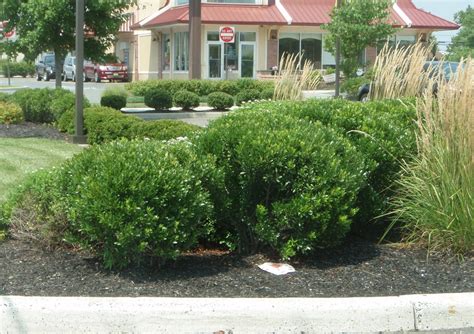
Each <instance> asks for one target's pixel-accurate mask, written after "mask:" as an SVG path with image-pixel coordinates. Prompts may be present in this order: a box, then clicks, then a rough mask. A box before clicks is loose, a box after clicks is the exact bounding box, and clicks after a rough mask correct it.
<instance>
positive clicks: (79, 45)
mask: <svg viewBox="0 0 474 334" xmlns="http://www.w3.org/2000/svg"><path fill="white" fill-rule="evenodd" d="M75 128H76V133H75V135H74V136H73V138H72V141H73V143H74V144H87V137H86V136H85V135H84V0H76V122H75Z"/></svg>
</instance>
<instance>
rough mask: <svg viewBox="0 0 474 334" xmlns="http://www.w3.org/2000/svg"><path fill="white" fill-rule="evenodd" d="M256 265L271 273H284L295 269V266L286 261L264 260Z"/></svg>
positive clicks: (292, 271)
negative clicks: (273, 261)
mask: <svg viewBox="0 0 474 334" xmlns="http://www.w3.org/2000/svg"><path fill="white" fill-rule="evenodd" d="M258 267H259V268H260V269H262V270H265V271H267V272H269V273H271V274H273V275H286V274H288V273H294V272H295V271H296V270H295V268H293V267H292V266H290V265H289V264H286V263H272V262H265V263H264V264H260V265H258Z"/></svg>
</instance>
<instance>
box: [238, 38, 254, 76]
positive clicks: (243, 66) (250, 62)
mask: <svg viewBox="0 0 474 334" xmlns="http://www.w3.org/2000/svg"><path fill="white" fill-rule="evenodd" d="M255 49H256V48H255V43H248V42H247V43H244V42H242V43H240V53H239V54H240V59H239V60H240V77H241V78H255V58H256V57H255Z"/></svg>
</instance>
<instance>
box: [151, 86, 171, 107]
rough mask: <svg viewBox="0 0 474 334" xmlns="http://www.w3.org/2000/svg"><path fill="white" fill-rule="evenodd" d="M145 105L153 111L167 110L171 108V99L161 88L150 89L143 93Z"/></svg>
mask: <svg viewBox="0 0 474 334" xmlns="http://www.w3.org/2000/svg"><path fill="white" fill-rule="evenodd" d="M145 105H146V106H148V107H150V108H153V109H155V110H163V109H169V108H171V107H172V106H173V98H172V96H171V94H170V93H169V92H168V91H166V90H164V89H162V88H156V89H151V90H149V91H147V92H146V93H145Z"/></svg>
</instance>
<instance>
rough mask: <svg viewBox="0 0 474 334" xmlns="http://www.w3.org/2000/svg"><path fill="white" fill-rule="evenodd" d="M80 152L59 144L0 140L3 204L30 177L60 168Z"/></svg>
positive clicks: (26, 139) (63, 143)
mask: <svg viewBox="0 0 474 334" xmlns="http://www.w3.org/2000/svg"><path fill="white" fill-rule="evenodd" d="M80 150H81V148H80V147H78V146H76V145H73V144H69V143H66V142H64V141H60V140H47V139H39V138H24V139H23V138H20V139H17V138H0V202H1V201H3V200H5V198H6V196H7V194H8V192H9V191H10V190H11V189H12V188H14V187H15V186H16V185H18V184H19V183H20V182H21V181H22V180H23V179H24V178H25V176H26V175H27V174H28V173H31V172H33V171H36V170H38V169H40V168H47V167H51V166H54V165H58V164H60V163H61V162H62V161H64V160H66V159H67V158H70V157H71V156H73V155H74V154H75V153H77V152H79V151H80Z"/></svg>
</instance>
